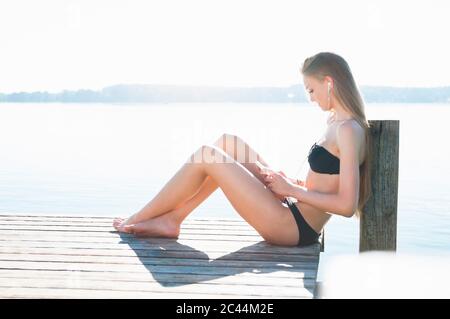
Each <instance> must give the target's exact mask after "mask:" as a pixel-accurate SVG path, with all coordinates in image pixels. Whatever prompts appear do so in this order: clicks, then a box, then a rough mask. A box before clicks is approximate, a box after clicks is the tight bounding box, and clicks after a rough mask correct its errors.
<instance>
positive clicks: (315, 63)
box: [302, 52, 372, 217]
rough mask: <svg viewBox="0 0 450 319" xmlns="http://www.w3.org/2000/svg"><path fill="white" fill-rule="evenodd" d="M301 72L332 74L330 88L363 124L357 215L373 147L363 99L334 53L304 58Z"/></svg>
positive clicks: (364, 198)
mask: <svg viewBox="0 0 450 319" xmlns="http://www.w3.org/2000/svg"><path fill="white" fill-rule="evenodd" d="M302 74H303V75H307V76H312V77H314V78H316V79H318V80H324V78H325V76H330V77H331V78H333V80H334V87H333V90H334V95H335V96H336V99H337V100H338V102H339V103H340V104H341V105H342V106H343V108H344V109H345V110H346V111H348V112H349V113H351V114H352V115H353V117H354V119H355V120H356V121H357V122H358V123H359V124H360V125H361V127H362V128H364V132H365V155H364V162H363V163H362V164H361V166H360V167H359V176H360V183H359V200H358V208H357V210H356V216H358V217H360V216H361V214H362V209H363V207H364V205H365V203H366V202H367V200H368V198H369V196H370V192H371V182H370V178H371V176H370V167H371V158H372V150H371V149H370V145H371V144H370V133H369V128H370V125H369V122H368V121H367V119H366V115H365V113H364V101H363V99H362V97H361V94H360V92H359V90H358V87H357V86H356V82H355V80H354V78H353V75H352V72H351V71H350V67H349V65H348V63H347V62H346V61H345V60H344V59H343V58H342V57H341V56H339V55H337V54H335V53H330V52H320V53H318V54H316V55H313V56H311V57H309V58H307V59H306V60H305V62H304V63H303V66H302Z"/></svg>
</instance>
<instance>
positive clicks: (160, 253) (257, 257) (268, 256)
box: [0, 246, 318, 263]
mask: <svg viewBox="0 0 450 319" xmlns="http://www.w3.org/2000/svg"><path fill="white" fill-rule="evenodd" d="M1 254H18V255H20V254H27V255H41V254H42V255H57V256H58V255H59V256H108V257H152V258H193V259H196V258H199V259H207V260H208V259H209V260H212V259H218V258H220V260H241V261H247V260H248V261H274V262H279V263H285V262H296V261H314V262H317V259H318V257H317V256H315V255H303V254H302V255H287V254H283V253H274V252H270V253H269V252H266V253H264V252H258V253H250V252H231V253H226V254H224V252H212V251H208V253H207V255H206V256H205V255H200V254H198V253H196V252H195V251H194V252H192V251H186V250H182V251H179V250H159V249H158V250H156V249H128V250H125V249H95V248H93V249H83V248H79V249H66V248H56V247H45V248H30V247H9V246H8V247H0V259H1Z"/></svg>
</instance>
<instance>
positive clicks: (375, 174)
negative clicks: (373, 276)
mask: <svg viewBox="0 0 450 319" xmlns="http://www.w3.org/2000/svg"><path fill="white" fill-rule="evenodd" d="M369 124H370V126H371V128H370V135H371V143H370V144H371V145H370V146H371V149H372V163H371V181H372V192H371V195H370V197H369V199H368V201H367V203H366V205H365V206H364V208H363V212H362V216H361V219H360V231H359V251H360V252H364V251H369V250H390V251H395V250H396V249H397V195H398V160H399V128H400V123H399V121H398V120H383V121H369Z"/></svg>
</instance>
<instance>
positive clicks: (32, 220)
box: [0, 215, 320, 299]
mask: <svg viewBox="0 0 450 319" xmlns="http://www.w3.org/2000/svg"><path fill="white" fill-rule="evenodd" d="M112 220H113V218H112V217H67V216H13V215H0V298H183V299H191V298H313V297H314V290H315V288H316V278H317V270H318V264H319V254H320V245H319V244H315V245H311V246H308V247H304V248H300V247H278V246H272V245H269V244H267V243H266V242H264V241H263V240H262V238H261V237H260V236H259V235H258V234H257V233H256V232H255V231H254V230H253V229H252V228H251V227H250V226H249V225H248V224H247V223H245V222H244V221H242V220H234V219H188V220H186V221H185V223H184V224H183V225H182V230H181V235H180V237H179V238H178V239H177V240H172V239H163V238H136V237H134V236H132V235H128V234H120V233H118V232H116V231H115V229H114V228H113V227H112V226H111V225H112Z"/></svg>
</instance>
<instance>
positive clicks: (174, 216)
mask: <svg viewBox="0 0 450 319" xmlns="http://www.w3.org/2000/svg"><path fill="white" fill-rule="evenodd" d="M214 145H215V146H217V147H220V148H221V149H222V150H224V151H225V152H226V153H227V154H228V155H229V156H230V157H232V158H233V159H234V160H237V161H239V162H240V163H241V164H242V165H243V166H244V167H245V168H247V169H248V170H249V171H250V172H251V173H252V174H253V175H254V176H255V177H257V178H258V179H259V180H260V181H261V182H262V183H264V179H263V177H262V176H261V175H260V174H259V170H258V167H257V166H256V164H255V162H256V161H258V162H260V163H261V164H263V165H264V166H267V167H268V166H269V165H268V164H267V162H266V161H265V160H264V159H263V158H262V157H261V155H260V154H258V153H257V152H256V151H255V150H254V149H253V148H251V147H250V145H248V144H247V143H246V142H244V141H243V140H242V139H241V138H240V137H238V136H236V135H231V134H223V135H222V136H221V137H219V138H218V139H217V140H216V141H215V143H214ZM217 188H218V185H217V183H215V182H214V180H212V179H211V178H206V179H205V180H204V182H203V183H202V184H201V186H200V188H199V190H198V192H196V193H195V194H194V195H193V196H192V197H191V198H189V199H187V200H185V201H183V202H180V203H178V204H177V205H176V206H175V208H174V209H172V210H169V211H158V210H156V209H155V206H154V200H152V201H150V202H149V203H148V204H147V205H146V206H145V207H144V208H142V209H141V210H140V211H139V212H138V213H137V214H135V215H133V216H132V217H131V218H129V219H128V220H125V219H122V218H117V219H115V220H114V227H116V228H121V229H119V230H122V231H123V230H124V229H123V227H124V226H125V225H127V224H137V223H140V222H145V221H147V220H150V219H156V218H157V217H158V216H161V217H163V216H164V215H167V216H165V217H164V218H160V219H158V220H156V221H155V222H148V223H146V224H145V225H144V224H142V225H139V227H138V228H139V229H140V230H142V231H144V230H145V228H148V229H147V232H148V233H149V234H151V233H158V232H160V233H161V234H167V235H168V236H169V237H176V236H177V235H178V233H179V226H180V224H181V223H182V221H183V220H184V219H185V218H186V217H187V216H188V215H189V214H190V213H191V212H192V211H193V210H194V209H195V208H196V207H197V206H199V205H200V204H201V203H202V202H203V201H204V200H205V199H206V198H208V197H209V196H210V195H211V194H212V193H213V192H214V191H215V190H216V189H217ZM137 215H139V216H146V217H145V219H142V218H141V217H138V216H137Z"/></svg>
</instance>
